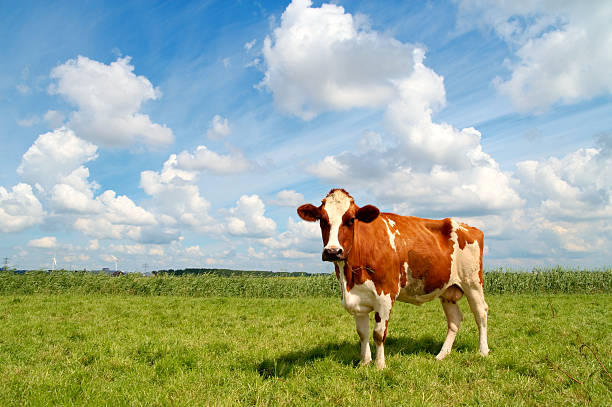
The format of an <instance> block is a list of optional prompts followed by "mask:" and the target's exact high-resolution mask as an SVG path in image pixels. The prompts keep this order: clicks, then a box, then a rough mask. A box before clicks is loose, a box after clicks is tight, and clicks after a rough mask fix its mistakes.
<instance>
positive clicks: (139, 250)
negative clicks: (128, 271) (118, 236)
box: [108, 244, 147, 255]
mask: <svg viewBox="0 0 612 407" xmlns="http://www.w3.org/2000/svg"><path fill="white" fill-rule="evenodd" d="M108 250H110V251H111V252H113V253H124V254H130V255H136V254H145V253H146V252H147V248H146V247H145V246H144V245H142V244H111V245H109V246H108Z"/></svg>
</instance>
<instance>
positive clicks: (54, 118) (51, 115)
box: [44, 110, 66, 129]
mask: <svg viewBox="0 0 612 407" xmlns="http://www.w3.org/2000/svg"><path fill="white" fill-rule="evenodd" d="M44 119H45V120H46V121H47V122H48V123H49V125H50V126H51V127H53V128H54V129H57V128H58V127H62V125H63V124H64V120H65V119H66V116H64V114H63V113H62V112H59V111H57V110H49V111H47V113H45V115H44Z"/></svg>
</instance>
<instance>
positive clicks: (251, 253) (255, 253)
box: [247, 247, 268, 260]
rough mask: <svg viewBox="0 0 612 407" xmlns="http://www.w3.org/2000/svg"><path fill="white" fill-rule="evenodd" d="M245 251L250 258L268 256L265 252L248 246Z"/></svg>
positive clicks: (259, 258) (261, 258) (260, 258)
mask: <svg viewBox="0 0 612 407" xmlns="http://www.w3.org/2000/svg"><path fill="white" fill-rule="evenodd" d="M247 253H248V255H249V257H250V258H253V259H258V260H263V259H265V258H266V257H268V256H267V255H266V254H265V253H263V252H258V251H256V250H255V249H253V248H252V247H249V249H248V250H247Z"/></svg>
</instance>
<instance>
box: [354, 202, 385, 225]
mask: <svg viewBox="0 0 612 407" xmlns="http://www.w3.org/2000/svg"><path fill="white" fill-rule="evenodd" d="M379 213H380V211H379V210H378V208H377V207H375V206H374V205H366V206H364V207H363V208H359V209H357V213H356V214H355V218H357V220H359V221H361V222H365V223H370V222H372V221H373V220H374V219H376V218H377V217H378V214H379Z"/></svg>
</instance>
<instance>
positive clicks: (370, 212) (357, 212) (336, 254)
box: [297, 189, 380, 261]
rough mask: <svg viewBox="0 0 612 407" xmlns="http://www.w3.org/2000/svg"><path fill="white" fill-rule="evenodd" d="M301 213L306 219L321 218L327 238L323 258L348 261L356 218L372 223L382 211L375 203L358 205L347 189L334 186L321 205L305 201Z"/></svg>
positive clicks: (310, 220)
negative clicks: (361, 206)
mask: <svg viewBox="0 0 612 407" xmlns="http://www.w3.org/2000/svg"><path fill="white" fill-rule="evenodd" d="M297 212H298V215H299V216H300V218H302V219H304V220H306V221H309V222H316V221H317V220H318V221H319V225H320V226H321V236H322V237H323V255H322V258H323V261H342V260H345V259H346V258H347V257H348V254H349V253H350V251H351V249H352V247H353V230H354V227H355V221H356V220H357V221H359V222H366V223H369V222H372V221H373V220H374V219H376V218H377V217H378V214H379V213H380V211H379V210H378V208H377V207H375V206H372V205H366V206H364V207H363V208H360V207H358V206H357V205H355V201H353V197H351V196H350V195H349V194H348V192H346V191H345V190H344V189H332V190H331V191H329V194H327V196H326V197H325V198H323V200H322V201H321V205H320V206H314V205H312V204H304V205H302V206H300V207H299V208H298V210H297Z"/></svg>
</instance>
